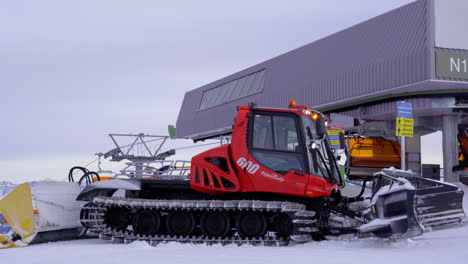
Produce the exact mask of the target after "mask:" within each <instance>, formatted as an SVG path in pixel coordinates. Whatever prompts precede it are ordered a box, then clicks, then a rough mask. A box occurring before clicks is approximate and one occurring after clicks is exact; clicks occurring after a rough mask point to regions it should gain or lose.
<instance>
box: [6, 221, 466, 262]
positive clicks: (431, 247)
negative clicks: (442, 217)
mask: <svg viewBox="0 0 468 264" xmlns="http://www.w3.org/2000/svg"><path fill="white" fill-rule="evenodd" d="M467 245H468V227H463V228H458V229H451V230H444V231H437V232H431V233H426V234H424V235H423V236H421V237H418V238H413V239H405V240H399V241H383V240H379V239H363V240H358V239H352V240H340V241H324V242H310V243H307V244H304V245H296V246H291V247H280V248H277V247H254V246H240V247H239V246H234V245H229V246H220V245H214V246H206V245H191V244H177V243H169V244H165V245H159V246H157V247H152V246H149V245H148V244H147V243H145V242H134V243H132V244H128V245H125V244H110V243H108V242H105V241H101V240H98V239H92V240H80V241H68V242H57V243H49V244H41V245H35V246H30V247H27V248H16V249H6V250H1V251H0V259H1V261H2V262H4V263H48V264H52V263H60V264H63V263H67V264H68V263H70V264H71V263H79V264H82V263H102V264H104V263H112V264H115V263H134V264H143V263H206V264H210V263H216V264H219V263H223V264H224V263H236V264H244V263H245V264H247V263H281V264H285V263H287V264H293V263H360V264H365V263H372V264H385V263H392V264H395V263H398V264H402V263H418V264H419V263H424V264H429V263H450V262H453V263H466V262H465V261H467V260H468V250H466V246H467Z"/></svg>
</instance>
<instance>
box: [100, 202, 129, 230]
mask: <svg viewBox="0 0 468 264" xmlns="http://www.w3.org/2000/svg"><path fill="white" fill-rule="evenodd" d="M105 218H106V219H105V222H106V223H107V224H108V225H109V226H110V227H112V228H115V229H117V230H125V229H126V228H127V226H128V225H129V223H130V211H129V210H128V209H126V208H120V207H111V208H109V209H108V210H107V212H106V216H105Z"/></svg>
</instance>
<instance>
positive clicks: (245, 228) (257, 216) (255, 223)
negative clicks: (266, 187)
mask: <svg viewBox="0 0 468 264" xmlns="http://www.w3.org/2000/svg"><path fill="white" fill-rule="evenodd" d="M236 228H237V233H238V234H239V235H240V236H241V237H262V236H264V235H265V233H266V228H267V220H266V218H265V216H264V215H263V214H261V213H257V212H243V213H241V214H240V215H239V216H237V220H236Z"/></svg>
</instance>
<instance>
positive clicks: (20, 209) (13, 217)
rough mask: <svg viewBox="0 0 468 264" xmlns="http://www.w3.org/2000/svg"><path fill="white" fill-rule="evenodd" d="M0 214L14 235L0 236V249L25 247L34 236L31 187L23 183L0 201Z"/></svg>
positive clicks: (34, 226)
mask: <svg viewBox="0 0 468 264" xmlns="http://www.w3.org/2000/svg"><path fill="white" fill-rule="evenodd" d="M0 213H1V214H2V215H3V216H4V217H5V219H6V221H7V223H8V224H9V225H10V226H11V228H12V229H13V231H14V234H11V233H10V234H0V248H8V247H18V246H26V245H27V244H28V243H29V242H30V241H31V240H32V239H33V238H34V236H35V234H36V232H35V231H36V225H35V223H34V211H33V205H32V192H31V185H30V184H29V183H24V184H21V185H19V186H18V187H16V188H15V189H14V190H13V191H11V192H10V193H9V194H8V195H7V196H6V197H4V198H3V199H2V200H0Z"/></svg>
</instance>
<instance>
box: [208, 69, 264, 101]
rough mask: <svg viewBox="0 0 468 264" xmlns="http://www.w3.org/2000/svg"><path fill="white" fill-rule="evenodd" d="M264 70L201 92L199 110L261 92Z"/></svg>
mask: <svg viewBox="0 0 468 264" xmlns="http://www.w3.org/2000/svg"><path fill="white" fill-rule="evenodd" d="M264 74H265V70H261V71H258V72H255V73H252V74H249V75H247V76H244V77H241V78H239V79H236V80H233V81H230V82H228V83H225V84H223V85H220V86H218V87H215V88H213V89H210V90H206V91H204V92H203V96H202V100H201V103H200V107H199V110H204V109H207V108H210V107H214V106H217V105H221V104H224V103H227V102H231V101H234V100H237V99H240V98H242V97H246V96H249V95H252V94H256V93H258V92H261V91H263V82H264V81H263V79H264Z"/></svg>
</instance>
